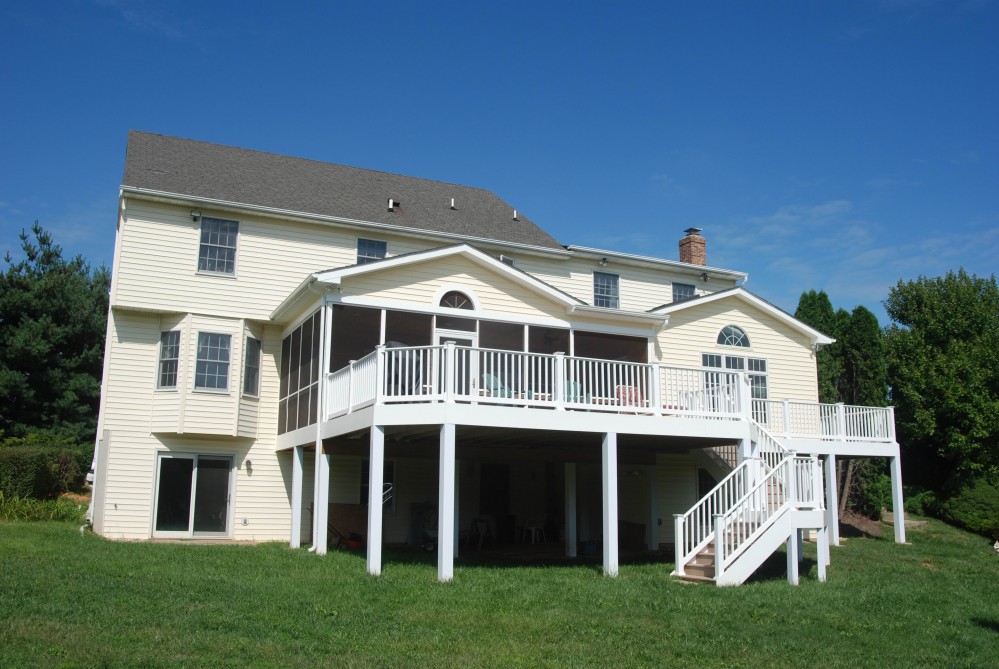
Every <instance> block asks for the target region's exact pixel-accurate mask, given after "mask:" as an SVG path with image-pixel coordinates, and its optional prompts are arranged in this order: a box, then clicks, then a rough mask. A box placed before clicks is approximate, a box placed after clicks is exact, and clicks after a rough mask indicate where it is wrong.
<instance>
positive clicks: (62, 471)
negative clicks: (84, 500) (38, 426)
mask: <svg viewBox="0 0 999 669" xmlns="http://www.w3.org/2000/svg"><path fill="white" fill-rule="evenodd" d="M93 454H94V451H93V446H90V445H82V444H74V443H72V442H65V441H62V440H56V439H52V438H45V437H37V436H32V437H27V438H25V439H18V438H8V439H4V440H3V443H2V444H0V493H2V494H3V495H4V496H5V497H8V498H13V497H33V498H35V499H55V498H56V497H58V496H59V495H60V494H61V493H64V492H69V491H80V490H82V489H83V486H84V481H85V479H86V476H87V472H88V471H89V470H90V462H91V460H92V459H93Z"/></svg>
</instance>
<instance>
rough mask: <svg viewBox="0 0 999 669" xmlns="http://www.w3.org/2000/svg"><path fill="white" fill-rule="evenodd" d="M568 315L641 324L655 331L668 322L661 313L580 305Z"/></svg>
mask: <svg viewBox="0 0 999 669" xmlns="http://www.w3.org/2000/svg"><path fill="white" fill-rule="evenodd" d="M569 313H570V314H577V315H580V316H586V317H590V318H599V319H602V320H613V321H619V322H620V321H631V322H633V323H641V324H643V325H645V326H646V327H650V328H654V329H655V330H656V331H658V330H661V329H663V328H664V327H666V323H667V322H669V316H668V315H665V314H661V313H653V314H650V313H646V312H644V311H624V310H623V309H608V308H607V307H593V306H590V305H582V304H581V305H577V306H575V307H572V308H571V309H570V310H569Z"/></svg>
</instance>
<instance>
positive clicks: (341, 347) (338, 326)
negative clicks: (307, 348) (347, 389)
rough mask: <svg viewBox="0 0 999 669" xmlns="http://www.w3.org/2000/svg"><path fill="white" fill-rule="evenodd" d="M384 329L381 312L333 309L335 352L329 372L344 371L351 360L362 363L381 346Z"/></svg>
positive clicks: (342, 306) (332, 342) (333, 351)
mask: <svg viewBox="0 0 999 669" xmlns="http://www.w3.org/2000/svg"><path fill="white" fill-rule="evenodd" d="M381 329H382V312H381V309H366V308H364V307H349V306H345V305H336V306H335V307H333V333H332V338H331V343H330V346H331V347H332V350H331V351H330V368H329V370H328V371H331V372H335V371H337V370H338V369H343V368H344V367H346V366H347V365H349V364H350V361H351V360H360V359H361V358H363V357H364V356H366V355H368V354H369V353H371V352H372V351H374V350H375V347H376V346H377V345H378V344H379V341H378V340H379V338H380V336H381ZM407 343H408V342H407Z"/></svg>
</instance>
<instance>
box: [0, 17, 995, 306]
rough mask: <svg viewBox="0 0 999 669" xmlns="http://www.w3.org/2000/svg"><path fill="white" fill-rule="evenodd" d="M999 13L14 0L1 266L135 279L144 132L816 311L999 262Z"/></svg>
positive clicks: (0, 52)
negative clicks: (444, 191) (131, 230)
mask: <svg viewBox="0 0 999 669" xmlns="http://www.w3.org/2000/svg"><path fill="white" fill-rule="evenodd" d="M997 5H999V3H997V2H990V1H988V0H979V1H969V2H964V1H961V0H949V1H944V0H940V1H934V0H883V1H881V2H878V1H877V0H869V1H863V2H850V1H832V0H830V1H828V2H809V1H802V2H770V3H768V2H689V3H678V2H676V3H675V2H654V3H626V2H619V3H610V2H607V3H590V2H571V3H570V2H538V1H535V2H530V3H521V2H489V3H486V2H473V1H465V2H426V3H419V2H400V3H391V2H349V3H348V2H328V3H297V2H282V3H275V2H263V1H260V2H253V1H240V2H237V1H234V0H233V1H217V2H209V3H205V2H198V3H182V2H172V3H167V2H152V1H142V0H78V1H75V2H71V1H69V2H34V1H30V2H28V1H19V0H8V1H7V2H5V3H3V4H2V6H0V92H2V107H0V109H2V111H0V231H2V236H0V253H2V252H3V251H5V250H14V251H16V250H17V248H18V240H17V233H18V232H19V231H20V230H21V229H22V228H26V227H28V226H30V224H31V222H32V221H34V220H36V219H37V220H39V221H41V223H42V225H43V226H45V227H46V228H48V229H49V230H51V231H52V232H53V233H54V234H55V235H56V239H57V241H58V242H59V243H61V244H62V246H63V247H64V249H65V250H66V251H68V252H69V253H71V254H75V253H82V254H83V255H84V256H85V257H87V258H88V259H89V260H90V261H91V262H92V263H94V264H98V263H101V262H104V263H107V264H108V265H110V262H111V257H112V252H113V244H114V225H115V202H116V198H117V189H118V185H119V184H120V182H121V175H122V171H123V163H124V154H125V141H126V133H127V131H128V130H129V129H130V128H135V129H140V130H145V131H149V132H157V133H163V134H168V135H175V136H180V137H188V138H192V139H198V140H204V141H210V142H216V143H220V144H229V145H235V146H242V147H246V148H252V149H258V150H263V151H271V152H275V153H282V154H287V155H293V156H300V157H306V158H314V159H318V160H324V161H329V162H337V163H343V164H347V165H356V166H359V167H366V168H372V169H379V170H385V171H390V172H397V173H401V174H407V175H411V176H419V177H425V178H430V179H437V180H442V181H450V182H456V183H461V184H465V185H470V186H479V187H484V188H489V189H491V190H493V191H495V192H496V193H497V194H498V195H499V196H500V197H502V198H504V199H505V200H507V201H508V202H510V204H511V205H512V206H514V207H516V208H517V209H518V210H520V211H522V212H524V213H525V214H526V215H527V216H529V217H530V218H531V219H532V220H534V221H535V222H537V223H539V224H540V225H541V226H542V227H544V228H545V229H546V230H548V231H549V232H550V233H552V234H553V235H554V236H555V237H556V238H557V239H558V240H559V241H561V242H562V243H566V244H577V245H582V246H595V247H600V248H607V249H613V250H619V251H625V252H631V253H641V254H647V255H655V256H659V257H665V258H672V259H675V258H677V240H678V239H679V237H680V236H682V234H683V230H684V229H685V228H688V227H691V226H695V227H701V228H704V235H705V236H706V238H707V240H708V262H709V264H711V265H714V266H720V267H727V268H731V269H738V270H743V271H746V272H749V274H750V278H749V283H748V285H747V288H749V289H750V290H753V291H754V292H756V293H758V294H759V295H761V296H763V297H764V298H766V299H769V300H770V301H772V302H774V303H775V304H777V305H778V306H780V307H782V308H785V309H787V310H789V311H793V310H794V308H795V306H796V304H797V300H798V296H799V295H800V293H801V291H802V290H807V289H810V288H816V289H820V288H821V289H825V290H826V291H827V292H828V293H829V295H830V297H831V299H832V301H833V304H834V305H836V306H838V307H845V308H847V309H852V308H853V307H854V306H856V305H858V304H863V305H866V306H867V307H869V308H871V309H872V310H873V311H875V313H876V314H877V315H878V316H879V318H880V319H881V320H882V322H884V321H885V316H884V310H883V309H882V308H881V306H880V301H881V300H882V299H884V297H886V296H887V293H888V288H889V286H892V285H894V284H895V283H896V282H897V281H898V280H899V279H911V278H915V277H917V276H919V275H926V276H935V275H940V274H943V273H944V272H946V271H947V270H949V269H957V268H958V267H964V268H966V269H967V270H968V271H969V272H974V273H977V274H979V275H990V274H993V273H995V272H996V270H997V264H999V263H997V259H999V6H997Z"/></svg>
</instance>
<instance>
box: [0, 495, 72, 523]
mask: <svg viewBox="0 0 999 669" xmlns="http://www.w3.org/2000/svg"><path fill="white" fill-rule="evenodd" d="M86 516H87V507H86V505H84V504H81V503H79V502H77V501H74V500H70V499H32V498H30V497H6V496H4V494H3V492H0V521H11V520H29V521H30V520H61V521H67V522H73V523H82V522H84V520H86Z"/></svg>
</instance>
